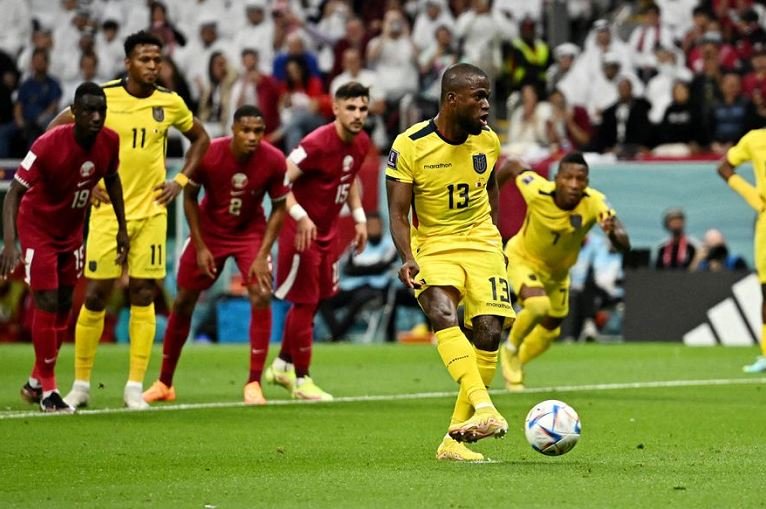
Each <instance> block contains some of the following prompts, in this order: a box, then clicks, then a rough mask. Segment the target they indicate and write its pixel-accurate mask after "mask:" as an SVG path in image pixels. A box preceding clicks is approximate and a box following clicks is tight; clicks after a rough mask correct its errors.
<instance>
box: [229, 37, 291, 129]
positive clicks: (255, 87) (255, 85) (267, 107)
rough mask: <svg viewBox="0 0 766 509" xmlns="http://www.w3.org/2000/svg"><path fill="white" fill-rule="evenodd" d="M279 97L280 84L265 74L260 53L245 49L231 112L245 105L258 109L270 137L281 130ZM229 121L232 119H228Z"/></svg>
mask: <svg viewBox="0 0 766 509" xmlns="http://www.w3.org/2000/svg"><path fill="white" fill-rule="evenodd" d="M279 96H280V89H279V83H278V82H277V80H275V79H274V78H272V77H271V76H269V75H268V74H266V73H264V72H263V67H262V66H261V65H260V53H258V52H257V51H256V50H254V49H251V48H245V49H243V50H242V67H241V69H240V76H239V78H238V79H237V81H236V82H234V86H233V87H232V89H231V101H232V105H231V107H230V108H229V111H237V108H239V107H240V106H243V105H245V104H251V105H253V106H256V107H258V108H259V109H260V110H261V112H262V113H263V121H264V123H265V124H266V134H267V135H268V134H270V133H272V132H274V131H275V130H276V129H278V128H279ZM227 120H231V119H229V118H228V117H227ZM226 132H228V129H226Z"/></svg>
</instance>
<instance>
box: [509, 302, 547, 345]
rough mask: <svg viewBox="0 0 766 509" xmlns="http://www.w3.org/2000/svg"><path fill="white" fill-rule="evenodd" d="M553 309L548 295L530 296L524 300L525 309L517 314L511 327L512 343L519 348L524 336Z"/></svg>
mask: <svg viewBox="0 0 766 509" xmlns="http://www.w3.org/2000/svg"><path fill="white" fill-rule="evenodd" d="M550 309H551V301H550V299H548V297H547V296H545V295H541V296H539V297H529V298H528V299H526V300H525V301H524V309H522V310H521V311H520V312H519V314H518V315H517V316H516V321H515V322H513V327H511V335H510V340H511V344H512V345H513V346H515V347H516V348H519V347H520V346H521V344H522V343H523V342H524V338H526V337H527V336H529V334H530V333H531V332H532V330H533V329H534V328H535V326H536V325H537V324H539V323H540V321H541V320H542V319H543V318H545V315H547V314H548V312H549V311H550Z"/></svg>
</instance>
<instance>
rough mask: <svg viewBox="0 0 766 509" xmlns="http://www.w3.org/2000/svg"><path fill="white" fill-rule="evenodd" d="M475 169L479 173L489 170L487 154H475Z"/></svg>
mask: <svg viewBox="0 0 766 509" xmlns="http://www.w3.org/2000/svg"><path fill="white" fill-rule="evenodd" d="M473 169H474V170H475V171H476V173H478V174H479V175H481V174H482V173H484V172H485V171H487V155H486V154H474V156H473Z"/></svg>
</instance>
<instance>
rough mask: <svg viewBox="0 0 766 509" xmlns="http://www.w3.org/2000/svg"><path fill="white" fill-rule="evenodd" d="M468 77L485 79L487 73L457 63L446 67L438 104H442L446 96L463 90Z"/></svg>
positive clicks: (471, 65)
mask: <svg viewBox="0 0 766 509" xmlns="http://www.w3.org/2000/svg"><path fill="white" fill-rule="evenodd" d="M468 76H481V77H483V78H487V73H486V72H484V69H482V68H480V67H477V66H475V65H473V64H468V63H465V62H459V63H457V64H452V65H451V66H449V67H447V69H446V70H445V71H444V74H442V80H441V96H440V98H439V100H440V102H444V101H445V100H446V99H447V94H449V93H450V92H457V91H458V90H459V89H461V88H463V87H464V86H465V85H466V78H467V77H468Z"/></svg>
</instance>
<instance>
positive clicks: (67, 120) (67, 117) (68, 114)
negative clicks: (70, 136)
mask: <svg viewBox="0 0 766 509" xmlns="http://www.w3.org/2000/svg"><path fill="white" fill-rule="evenodd" d="M73 123H74V115H72V109H71V108H64V109H63V110H61V112H59V114H58V115H56V116H55V117H54V118H53V120H51V121H50V123H48V127H46V128H45V130H46V131H50V130H51V129H53V128H54V127H58V126H60V125H64V124H73Z"/></svg>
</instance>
